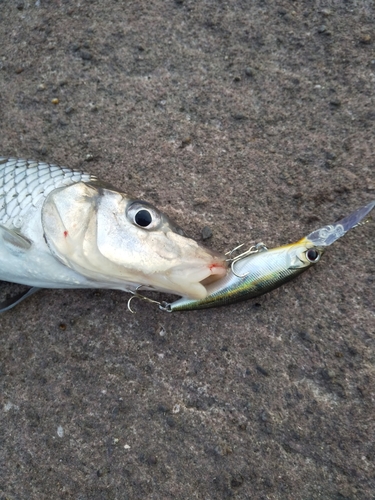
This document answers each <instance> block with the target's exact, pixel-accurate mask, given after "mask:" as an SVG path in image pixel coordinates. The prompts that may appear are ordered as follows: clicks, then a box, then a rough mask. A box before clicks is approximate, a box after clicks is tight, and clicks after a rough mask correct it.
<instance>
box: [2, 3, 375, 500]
mask: <svg viewBox="0 0 375 500" xmlns="http://www.w3.org/2000/svg"><path fill="white" fill-rule="evenodd" d="M374 21H375V8H374V3H373V2H372V1H370V0H363V1H360V2H359V1H355V0H347V1H339V0H327V1H323V0H315V1H307V0H305V1H301V2H296V1H287V0H285V1H276V2H271V1H267V0H254V1H251V2H250V1H247V2H246V1H244V0H242V1H241V0H238V1H234V0H229V1H227V2H222V1H218V0H217V1H214V0H212V1H209V0H207V1H202V2H198V1H194V0H175V1H173V0H166V1H163V0H149V1H147V2H145V1H143V0H140V1H137V2H135V1H127V2H120V1H115V0H108V1H107V2H101V1H99V0H92V1H89V0H82V1H81V2H73V1H68V0H66V1H64V0H54V1H47V0H38V1H35V0H32V1H31V0H25V1H11V0H1V1H0V42H1V43H0V153H1V154H2V155H9V156H19V157H23V158H25V157H26V158H33V159H38V160H48V161H50V162H54V163H57V164H60V165H66V166H68V167H73V168H75V167H79V168H84V169H85V170H86V171H88V172H90V173H93V174H95V175H97V176H98V177H99V178H101V179H103V180H106V181H108V182H110V183H111V184H113V185H115V186H118V187H119V188H120V189H123V190H125V191H126V192H128V193H134V194H135V195H136V196H137V197H141V198H144V199H147V200H148V201H151V202H152V203H154V204H156V205H157V206H158V207H159V208H160V209H162V210H163V211H165V212H166V213H168V214H169V215H170V216H171V217H173V218H174V219H175V220H176V221H177V222H178V223H179V224H180V225H181V226H182V227H183V228H184V229H185V230H186V231H187V232H188V233H189V234H190V235H191V236H192V237H194V238H196V239H198V240H201V239H202V238H203V236H204V237H205V238H207V237H209V236H210V235H211V234H212V236H211V237H209V238H208V239H206V241H205V244H206V245H207V246H209V247H211V248H215V249H217V250H220V251H227V250H230V249H232V248H234V247H235V246H236V245H238V244H239V243H245V244H246V245H249V246H250V245H251V244H254V243H256V242H259V241H263V242H264V243H266V244H267V245H268V246H269V247H271V246H277V245H280V244H283V243H288V242H291V241H295V240H297V239H298V238H300V237H302V236H304V235H305V234H308V233H309V232H311V231H312V230H314V229H316V228H318V227H320V226H321V225H324V224H326V223H329V222H333V221H335V220H337V219H339V218H340V217H342V216H345V215H347V214H348V213H350V212H351V211H353V210H354V209H356V208H357V207H359V206H361V205H365V204H366V203H368V202H370V201H371V200H373V199H375V144H374V129H375V126H374V124H375V87H374V86H375V32H374ZM374 283H375V223H369V224H366V225H365V226H363V227H359V228H357V229H356V230H353V231H351V232H350V233H348V235H346V236H345V238H343V239H342V240H340V241H338V242H337V243H335V245H333V246H332V247H331V248H330V249H329V251H327V252H326V254H325V255H324V257H323V258H322V260H321V262H320V263H319V264H318V265H317V266H315V267H314V268H312V269H311V270H309V271H308V272H307V273H305V274H304V275H302V276H301V277H299V278H297V279H296V280H295V281H293V282H291V283H289V284H287V285H285V286H284V287H282V288H280V289H279V290H276V291H274V292H272V293H270V294H268V295H266V296H263V297H260V298H259V299H256V300H251V301H248V302H244V303H241V304H235V305H232V306H229V307H226V308H221V309H212V310H207V311H195V312H189V313H175V314H167V313H163V312H162V311H159V310H158V309H157V307H156V306H154V305H152V304H148V303H144V302H141V301H137V302H136V301H134V302H132V307H133V309H134V310H135V312H136V313H135V314H131V313H130V312H128V311H127V300H128V296H127V295H126V294H124V293H120V292H116V291H99V292H98V291H94V290H77V291H64V290H45V291H42V292H40V293H38V294H36V295H34V296H32V297H31V298H29V299H28V300H27V301H25V302H23V303H22V304H20V305H19V306H18V307H17V308H15V309H14V310H12V311H10V312H8V313H6V314H4V315H2V316H0V331H1V335H0V499H1V500H29V499H38V500H44V499H48V500H51V499H71V498H72V499H75V500H104V499H105V500H112V499H116V500H117V499H119V500H122V499H155V500H157V499H189V500H190V499H204V500H209V499H224V498H237V499H262V500H266V499H267V500H268V499H270V500H276V499H286V500H287V499H288V500H289V499H302V500H316V499H324V500H331V499H332V500H343V499H348V500H356V499H360V500H362V499H363V500H371V499H374V498H375V493H374V491H375V467H374V460H375V444H374V438H375V423H374V422H375V418H374V396H375V389H374V377H375V345H374V335H375V312H374V311H375V306H374V304H375V291H374ZM18 289H19V287H17V286H16V285H12V284H6V283H1V284H0V298H2V297H4V296H6V295H7V294H12V293H14V292H15V290H18Z"/></svg>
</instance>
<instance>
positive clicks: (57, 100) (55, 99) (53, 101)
mask: <svg viewBox="0 0 375 500" xmlns="http://www.w3.org/2000/svg"><path fill="white" fill-rule="evenodd" d="M59 102H60V101H59V99H57V97H55V98H54V99H52V100H51V103H52V104H59Z"/></svg>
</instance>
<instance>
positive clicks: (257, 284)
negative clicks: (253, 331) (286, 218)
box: [159, 201, 375, 312]
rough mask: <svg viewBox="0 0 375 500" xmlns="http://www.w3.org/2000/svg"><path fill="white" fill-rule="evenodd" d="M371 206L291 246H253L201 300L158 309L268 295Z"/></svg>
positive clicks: (181, 308)
mask: <svg viewBox="0 0 375 500" xmlns="http://www.w3.org/2000/svg"><path fill="white" fill-rule="evenodd" d="M374 207H375V201H373V202H371V203H369V204H368V205H366V206H364V207H361V208H359V209H358V210H356V211H355V212H353V213H352V214H350V215H348V216H347V217H345V218H344V219H342V220H340V221H338V222H336V223H334V224H330V225H327V226H324V227H322V228H320V229H317V230H316V231H313V232H312V233H310V234H308V235H307V236H305V237H304V238H302V239H301V240H299V241H297V242H296V243H292V244H290V245H284V246H281V247H278V248H273V249H271V250H268V249H267V248H266V247H265V245H264V244H263V243H260V244H258V245H255V246H254V247H252V248H250V250H248V251H247V252H244V253H243V254H241V255H239V256H237V257H235V258H233V259H230V260H231V265H230V269H229V271H228V273H227V275H226V276H225V277H224V278H221V279H220V280H218V281H216V282H215V283H212V284H210V285H208V286H207V287H206V288H207V295H206V297H205V298H204V299H201V300H194V299H193V300H192V299H188V298H186V297H182V298H181V299H179V300H176V301H175V302H172V303H161V304H160V305H159V307H160V308H161V309H162V310H164V311H168V312H174V311H188V310H192V309H205V308H208V307H217V306H222V305H227V304H231V303H233V302H239V301H242V300H247V299H251V298H254V297H258V296H259V295H263V294H264V293H267V292H270V291H271V290H274V289H275V288H278V287H279V286H281V285H283V284H284V283H287V282H288V281H290V280H292V279H294V278H295V277H296V276H298V275H299V274H301V273H303V272H304V271H306V270H307V269H309V267H311V266H313V265H315V264H316V263H317V262H319V261H320V258H321V256H322V255H323V253H324V251H325V250H326V248H327V247H328V246H330V245H332V243H334V242H335V241H336V240H338V239H339V238H341V237H342V236H344V234H345V233H347V232H348V231H349V230H350V229H352V228H354V227H356V226H358V225H360V224H364V222H361V221H364V220H365V222H366V217H367V216H368V214H369V213H370V212H371V210H372V209H373V208H374ZM235 250H236V249H235Z"/></svg>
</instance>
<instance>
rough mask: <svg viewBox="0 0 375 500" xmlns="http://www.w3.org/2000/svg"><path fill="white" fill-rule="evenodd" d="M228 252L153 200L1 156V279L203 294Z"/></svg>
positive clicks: (54, 285)
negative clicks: (213, 247)
mask: <svg viewBox="0 0 375 500" xmlns="http://www.w3.org/2000/svg"><path fill="white" fill-rule="evenodd" d="M225 272H226V266H225V264H224V258H223V257H222V256H220V255H219V254H216V253H214V252H212V251H210V250H208V249H206V248H204V247H202V246H201V245H199V244H198V243H197V242H195V241H194V240H192V239H190V238H187V237H186V236H185V235H184V233H183V231H182V230H181V229H180V228H179V227H178V226H177V225H176V224H175V223H173V221H171V220H170V219H169V218H168V217H167V216H166V215H164V214H163V213H162V212H160V211H159V210H158V209H156V208H155V207H154V206H153V205H151V204H149V203H147V202H145V201H142V200H137V199H136V198H132V197H130V196H128V195H127V194H125V193H123V192H121V191H119V190H117V189H115V188H113V187H112V186H110V185H108V184H105V183H102V182H100V181H99V180H98V179H97V178H96V177H95V176H93V175H90V174H87V173H85V172H81V171H75V170H71V169H69V168H64V167H59V166H57V165H53V164H48V163H44V162H38V161H30V160H20V159H16V158H1V157H0V280H3V281H10V282H15V283H20V284H25V285H30V286H32V287H38V288H112V289H120V290H124V291H130V292H132V291H134V290H136V289H137V287H139V286H140V285H142V286H143V287H145V288H148V289H153V290H160V291H166V292H170V293H175V294H178V295H184V296H185V295H186V296H190V297H202V298H203V297H204V296H205V295H206V289H205V287H204V286H203V284H202V283H201V281H203V280H205V279H207V278H209V277H210V278H213V279H215V277H217V276H223V275H224V274H225Z"/></svg>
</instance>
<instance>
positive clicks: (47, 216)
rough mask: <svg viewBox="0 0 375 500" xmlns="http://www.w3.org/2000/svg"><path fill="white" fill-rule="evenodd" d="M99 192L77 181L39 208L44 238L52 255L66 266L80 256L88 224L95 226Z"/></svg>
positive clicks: (57, 192) (53, 193)
mask: <svg viewBox="0 0 375 500" xmlns="http://www.w3.org/2000/svg"><path fill="white" fill-rule="evenodd" d="M97 197H98V190H97V189H95V188H93V187H91V186H89V185H87V184H85V183H84V182H77V183H76V184H72V185H71V186H67V187H62V188H59V189H55V190H54V191H52V192H51V193H50V194H49V195H48V197H47V199H46V201H45V202H44V205H43V208H42V224H43V230H44V237H45V239H46V242H47V244H48V246H49V248H50V249H51V251H52V253H53V254H54V255H55V256H56V257H57V258H58V259H59V260H61V261H62V262H63V263H64V264H65V265H67V266H69V267H72V263H73V262H75V261H79V260H80V259H81V257H82V255H81V254H82V252H83V242H84V240H85V236H86V233H87V231H88V228H89V225H90V223H95V209H96V204H97Z"/></svg>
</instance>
